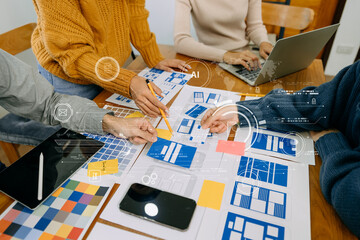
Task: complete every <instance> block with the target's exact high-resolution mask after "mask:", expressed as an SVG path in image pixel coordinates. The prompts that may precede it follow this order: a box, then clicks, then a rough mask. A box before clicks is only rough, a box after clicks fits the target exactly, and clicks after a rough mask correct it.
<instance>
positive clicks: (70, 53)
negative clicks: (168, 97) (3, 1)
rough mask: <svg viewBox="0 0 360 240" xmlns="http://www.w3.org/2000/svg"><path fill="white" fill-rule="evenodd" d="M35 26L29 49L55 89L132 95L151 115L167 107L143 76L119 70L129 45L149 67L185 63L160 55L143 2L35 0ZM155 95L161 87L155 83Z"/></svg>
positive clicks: (85, 94) (184, 67) (183, 65)
mask: <svg viewBox="0 0 360 240" xmlns="http://www.w3.org/2000/svg"><path fill="white" fill-rule="evenodd" d="M33 3H34V6H35V10H36V13H37V16H38V25H37V27H36V29H35V31H34V33H33V35H32V48H33V51H34V53H35V56H36V58H37V60H38V63H39V65H38V66H39V72H40V73H41V74H42V75H43V76H44V77H45V78H46V79H47V80H48V81H49V82H50V83H51V84H52V85H53V86H54V88H55V91H56V92H59V93H64V94H70V95H78V96H82V97H86V98H89V99H93V98H94V97H95V96H97V95H98V94H99V93H100V92H101V90H102V89H106V90H108V91H110V92H113V93H118V94H121V95H123V96H125V97H129V98H132V99H134V101H135V103H136V104H137V106H138V107H139V108H140V109H141V110H142V111H143V112H144V113H145V114H146V115H149V116H151V117H155V116H158V115H159V114H160V111H159V109H158V108H159V107H160V108H161V109H163V110H164V111H166V112H167V111H168V109H167V108H166V106H165V105H163V104H162V103H161V102H160V101H158V100H157V99H156V98H155V97H154V96H153V95H152V94H151V92H150V91H149V89H148V86H147V85H146V82H145V79H144V78H142V77H139V76H137V74H136V73H135V72H133V71H130V70H127V69H124V68H120V66H122V65H123V64H124V63H125V61H126V60H127V59H128V57H129V56H130V54H131V51H132V49H131V45H130V44H132V45H133V46H134V47H135V48H136V49H137V50H138V51H139V52H140V53H141V56H142V57H143V59H144V61H145V62H146V64H147V65H148V66H149V67H155V68H158V69H162V70H165V71H172V69H171V68H179V69H181V70H183V71H186V70H187V68H189V66H188V65H187V64H186V63H185V62H184V61H181V60H178V59H164V57H163V56H162V55H161V53H160V51H159V48H158V46H157V44H156V39H155V35H154V34H153V33H152V32H150V29H149V25H148V22H147V18H148V16H149V12H148V11H147V10H146V9H145V0H102V1H96V0H33ZM153 88H154V90H155V92H156V93H157V94H158V95H161V90H160V89H159V88H158V87H157V86H155V84H153Z"/></svg>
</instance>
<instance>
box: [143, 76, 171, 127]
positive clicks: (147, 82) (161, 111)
mask: <svg viewBox="0 0 360 240" xmlns="http://www.w3.org/2000/svg"><path fill="white" fill-rule="evenodd" d="M146 84H147V85H148V87H149V89H150V91H151V93H152V95H154V97H156V94H155V92H154V89H153V88H152V86H151V83H150V81H149V79H146ZM159 110H160V113H161V116H162V117H163V118H164V121H165V123H166V126H167V127H168V129H169V131H170V133H171V134H172V133H173V130H172V128H171V126H170V123H169V121H168V120H167V118H166V115H165V113H164V111H163V110H162V109H161V108H159Z"/></svg>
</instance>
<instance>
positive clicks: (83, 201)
mask: <svg viewBox="0 0 360 240" xmlns="http://www.w3.org/2000/svg"><path fill="white" fill-rule="evenodd" d="M108 190H109V187H101V186H96V185H91V184H87V183H83V182H78V181H74V180H68V181H66V182H65V183H64V184H63V185H62V186H61V187H60V188H59V189H58V190H57V191H56V192H55V193H54V194H53V195H52V196H50V197H49V198H48V199H47V200H46V201H45V202H44V203H43V204H42V205H40V206H39V207H38V208H37V209H36V210H31V209H29V208H27V207H24V206H23V205H22V204H20V203H18V202H17V203H15V205H12V206H11V207H10V209H9V211H6V213H5V214H4V217H3V218H2V219H1V220H0V239H59V240H60V239H79V237H80V236H81V235H82V234H83V233H84V230H85V229H86V227H87V226H88V225H89V224H90V221H91V219H92V218H93V216H94V215H95V213H96V212H97V209H98V208H99V207H100V204H101V203H102V202H103V201H102V200H103V199H104V196H105V195H106V193H107V192H108Z"/></svg>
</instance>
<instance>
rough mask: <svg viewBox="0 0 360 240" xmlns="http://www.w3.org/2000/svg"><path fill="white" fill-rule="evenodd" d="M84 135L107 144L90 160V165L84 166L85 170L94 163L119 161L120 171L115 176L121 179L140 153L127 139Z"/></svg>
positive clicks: (109, 135) (108, 135)
mask: <svg viewBox="0 0 360 240" xmlns="http://www.w3.org/2000/svg"><path fill="white" fill-rule="evenodd" d="M84 135H85V136H87V137H90V138H93V139H95V140H98V141H100V142H103V143H105V145H104V147H102V148H101V149H100V151H98V152H97V153H96V154H95V155H94V156H93V157H92V158H91V159H90V161H89V163H87V164H85V165H84V168H85V169H87V168H88V165H89V164H90V163H93V162H99V161H104V160H111V159H118V171H117V172H116V173H114V176H116V177H121V175H122V174H123V172H124V171H125V169H126V167H127V166H128V165H129V163H130V162H131V160H132V159H133V157H134V156H135V155H136V154H137V152H138V148H135V147H134V145H133V144H132V143H131V142H129V141H128V140H126V139H122V138H117V137H114V136H113V135H111V134H110V133H109V134H107V135H96V134H90V133H84Z"/></svg>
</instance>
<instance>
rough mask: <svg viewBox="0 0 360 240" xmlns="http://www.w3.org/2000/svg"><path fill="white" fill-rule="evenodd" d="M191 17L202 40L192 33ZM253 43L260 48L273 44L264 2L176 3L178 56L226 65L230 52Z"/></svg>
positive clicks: (187, 0)
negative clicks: (263, 11)
mask: <svg viewBox="0 0 360 240" xmlns="http://www.w3.org/2000/svg"><path fill="white" fill-rule="evenodd" d="M190 15H191V16H192V20H193V23H194V27H195V30H196V34H197V37H198V39H199V41H196V40H195V39H194V38H192V36H191V34H190ZM245 19H246V21H245ZM250 40H252V41H253V42H254V43H255V44H256V45H260V43H262V42H269V40H268V37H267V33H266V28H265V26H264V25H263V22H262V18H261V0H176V11H175V26H174V41H175V49H176V51H177V52H178V53H182V54H185V55H188V56H191V57H195V58H201V59H205V60H209V61H217V62H222V61H223V56H224V54H225V53H226V52H227V51H233V52H237V51H241V50H242V48H243V47H245V46H247V45H248V44H249V41H250Z"/></svg>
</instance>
